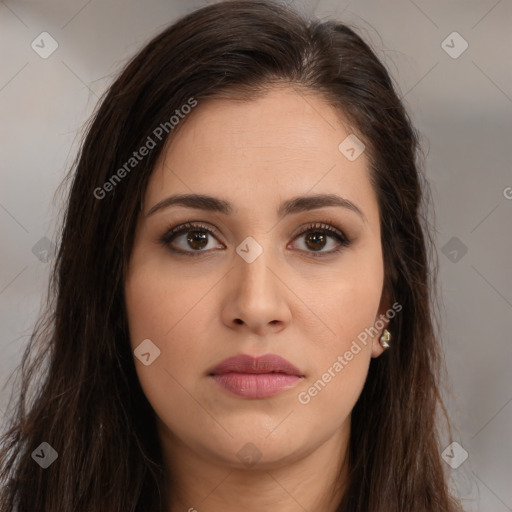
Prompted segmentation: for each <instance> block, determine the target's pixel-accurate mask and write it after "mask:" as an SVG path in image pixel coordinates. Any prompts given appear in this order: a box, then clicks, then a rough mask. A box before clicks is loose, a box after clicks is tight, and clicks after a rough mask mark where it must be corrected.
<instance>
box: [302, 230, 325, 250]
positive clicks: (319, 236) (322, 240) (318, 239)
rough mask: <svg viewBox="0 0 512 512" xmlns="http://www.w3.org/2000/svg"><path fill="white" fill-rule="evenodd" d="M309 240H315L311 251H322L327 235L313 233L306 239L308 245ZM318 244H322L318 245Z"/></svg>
mask: <svg viewBox="0 0 512 512" xmlns="http://www.w3.org/2000/svg"><path fill="white" fill-rule="evenodd" d="M308 240H313V247H310V249H322V248H323V246H324V245H325V235H324V234H323V233H311V234H309V235H308V236H307V237H306V244H308ZM318 242H320V243H319V244H318ZM308 246H309V244H308Z"/></svg>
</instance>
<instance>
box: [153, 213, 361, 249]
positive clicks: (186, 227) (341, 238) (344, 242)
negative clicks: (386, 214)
mask: <svg viewBox="0 0 512 512" xmlns="http://www.w3.org/2000/svg"><path fill="white" fill-rule="evenodd" d="M329 223H333V221H331V220H327V221H325V222H315V223H314V224H310V225H308V226H306V227H305V228H304V229H302V230H301V231H300V232H299V233H298V234H297V235H296V236H295V237H294V239H293V240H296V239H298V238H299V237H301V236H303V235H305V234H309V233H323V234H327V235H329V236H330V237H332V238H334V239H336V241H337V242H338V244H339V245H338V247H337V248H336V249H332V250H330V251H321V252H318V251H316V252H315V251H303V252H307V253H308V254H311V255H312V256H313V257H315V258H323V257H326V256H332V255H333V254H337V253H338V252H340V251H341V250H343V248H345V247H349V246H350V245H351V243H352V242H351V241H350V240H349V239H348V238H347V237H346V236H345V234H344V233H343V232H342V231H340V230H339V229H337V228H335V227H333V226H330V225H329ZM192 230H195V231H206V232H207V233H208V234H210V235H212V236H214V237H215V238H218V237H217V235H216V233H215V231H214V230H212V229H211V228H209V227H207V226H205V225H204V224H201V223H194V222H187V223H185V224H180V225H179V226H175V227H173V228H171V229H169V231H167V232H166V233H165V234H164V235H163V236H162V237H161V238H160V243H161V244H162V245H164V246H165V247H167V248H169V249H170V250H171V251H172V252H175V253H179V254H183V255H186V256H190V257H197V256H201V254H203V253H205V252H208V251H203V250H201V251H183V250H182V249H176V248H174V247H171V242H172V241H173V240H174V239H175V238H176V237H177V236H178V235H181V234H184V233H187V232H188V231H192Z"/></svg>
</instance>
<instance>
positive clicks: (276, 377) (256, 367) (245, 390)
mask: <svg viewBox="0 0 512 512" xmlns="http://www.w3.org/2000/svg"><path fill="white" fill-rule="evenodd" d="M208 377H209V378H211V379H212V381H213V382H215V383H216V384H217V385H218V386H219V387H220V388H221V389H223V390H224V391H225V392H227V393H228V394H230V395H231V396H234V395H236V396H238V397H241V398H244V399H265V398H269V397H272V396H274V395H277V394H278V393H281V392H282V391H286V390H289V389H291V388H293V387H295V386H297V385H298V384H299V383H300V382H302V381H303V379H304V375H303V373H302V372H301V371H300V370H299V369H298V368H297V367H295V366H294V365H293V364H292V363H290V362H289V361H287V360H286V359H283V358H282V357H280V356H278V355H275V354H266V355H264V356H260V357H252V356H249V355H240V356H234V357H230V358H229V359H226V360H225V361H222V363H220V364H218V365H217V366H215V367H214V368H212V369H211V370H210V372H209V373H208Z"/></svg>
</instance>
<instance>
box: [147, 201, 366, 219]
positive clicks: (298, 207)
mask: <svg viewBox="0 0 512 512" xmlns="http://www.w3.org/2000/svg"><path fill="white" fill-rule="evenodd" d="M171 206H184V207H186V208H195V209H198V210H207V211H212V212H217V213H223V214H224V215H231V214H233V212H234V211H235V210H234V208H233V206H232V205H231V204H230V203H229V202H228V201H225V200H224V199H219V198H217V197H213V196H209V195H205V194H177V195H172V196H169V197H166V198H165V199H162V201H160V202H158V203H157V204H155V205H154V206H152V207H151V208H150V210H149V211H148V213H147V214H146V217H149V216H150V215H153V214H154V213H156V212H157V211H159V210H163V209H164V208H169V207H171ZM328 206H338V207H341V208H346V209H348V210H351V211H353V212H355V213H356V214H357V215H359V217H361V219H363V221H364V222H368V221H367V219H366V217H365V215H364V213H363V212H362V210H361V209H360V208H359V207H358V206H357V205H355V204H354V203H353V202H352V201H349V200H348V199H345V198H344V197H341V196H338V195H335V194H314V195H308V196H297V197H293V198H292V199H289V200H287V201H284V202H283V203H281V205H280V206H279V209H278V211H277V216H278V218H279V219H282V218H283V217H285V216H286V215H292V214H294V213H300V212H304V211H309V210H315V209H318V208H324V207H328Z"/></svg>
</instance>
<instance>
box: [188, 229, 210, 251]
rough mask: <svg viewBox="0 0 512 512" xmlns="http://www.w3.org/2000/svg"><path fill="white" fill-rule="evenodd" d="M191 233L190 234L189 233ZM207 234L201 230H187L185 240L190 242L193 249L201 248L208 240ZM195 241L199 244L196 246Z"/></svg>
mask: <svg viewBox="0 0 512 512" xmlns="http://www.w3.org/2000/svg"><path fill="white" fill-rule="evenodd" d="M190 233H192V234H190ZM206 238H207V234H206V233H205V232H203V231H189V236H188V237H187V241H188V242H189V244H191V247H192V248H194V249H202V248H203V247H205V246H206V245H207V244H208V242H207V240H206ZM196 242H198V243H199V246H196V245H195V244H196ZM201 242H202V243H201Z"/></svg>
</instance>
